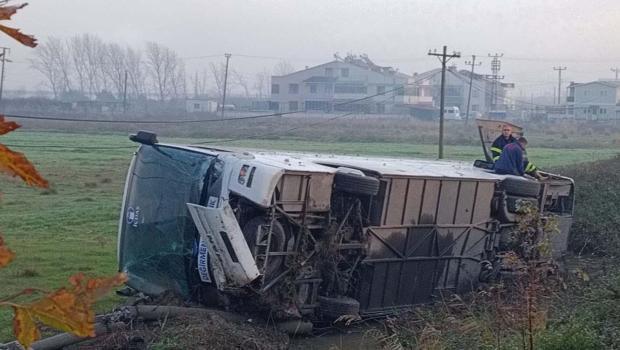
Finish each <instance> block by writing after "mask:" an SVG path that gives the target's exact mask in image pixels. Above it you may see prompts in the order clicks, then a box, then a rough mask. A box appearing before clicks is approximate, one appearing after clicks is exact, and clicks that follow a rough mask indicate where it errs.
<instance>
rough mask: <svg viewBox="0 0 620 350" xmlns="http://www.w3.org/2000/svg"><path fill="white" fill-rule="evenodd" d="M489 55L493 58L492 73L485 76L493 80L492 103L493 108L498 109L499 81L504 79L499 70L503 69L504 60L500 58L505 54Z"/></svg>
mask: <svg viewBox="0 0 620 350" xmlns="http://www.w3.org/2000/svg"><path fill="white" fill-rule="evenodd" d="M489 57H491V58H492V60H491V75H486V76H485V77H486V78H487V79H491V80H492V81H493V92H492V96H491V98H492V99H493V100H492V103H491V109H493V110H496V109H497V105H498V103H497V102H498V97H499V96H498V92H499V81H500V80H502V79H504V76H503V75H499V71H500V70H501V69H502V61H501V60H500V58H501V57H504V54H503V53H501V54H498V53H496V54H495V55H491V54H489Z"/></svg>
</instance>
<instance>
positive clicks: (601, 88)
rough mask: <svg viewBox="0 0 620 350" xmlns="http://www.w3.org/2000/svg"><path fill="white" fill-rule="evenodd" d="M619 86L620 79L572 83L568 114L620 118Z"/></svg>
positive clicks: (584, 116) (573, 116)
mask: <svg viewBox="0 0 620 350" xmlns="http://www.w3.org/2000/svg"><path fill="white" fill-rule="evenodd" d="M619 87H620V81H618V80H598V81H592V82H589V83H583V84H576V83H571V84H570V85H569V86H568V95H567V97H566V104H567V114H568V116H570V117H572V118H575V119H584V120H610V119H618V118H620V107H619V105H620V89H619Z"/></svg>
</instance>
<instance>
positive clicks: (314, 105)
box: [306, 101, 329, 111]
mask: <svg viewBox="0 0 620 350" xmlns="http://www.w3.org/2000/svg"><path fill="white" fill-rule="evenodd" d="M306 110H309V111H329V102H327V101H306Z"/></svg>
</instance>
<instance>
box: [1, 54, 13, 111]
mask: <svg viewBox="0 0 620 350" xmlns="http://www.w3.org/2000/svg"><path fill="white" fill-rule="evenodd" d="M1 49H2V54H1V55H2V57H0V60H2V73H1V75H0V104H1V103H2V93H3V92H4V64H5V63H6V62H7V61H8V62H11V61H9V60H8V59H7V58H6V55H7V53H8V52H9V51H10V50H11V49H9V48H8V47H2V48H1Z"/></svg>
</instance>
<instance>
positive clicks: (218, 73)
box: [209, 63, 228, 100]
mask: <svg viewBox="0 0 620 350" xmlns="http://www.w3.org/2000/svg"><path fill="white" fill-rule="evenodd" d="M209 67H210V68H211V75H213V81H214V82H215V88H216V92H217V95H218V99H219V100H221V99H222V95H223V92H224V75H225V73H226V65H225V64H224V63H218V64H215V63H210V64H209ZM227 90H228V87H227ZM227 93H228V91H227Z"/></svg>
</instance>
